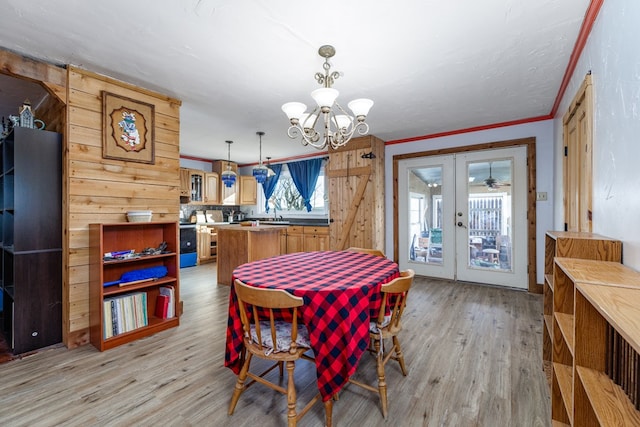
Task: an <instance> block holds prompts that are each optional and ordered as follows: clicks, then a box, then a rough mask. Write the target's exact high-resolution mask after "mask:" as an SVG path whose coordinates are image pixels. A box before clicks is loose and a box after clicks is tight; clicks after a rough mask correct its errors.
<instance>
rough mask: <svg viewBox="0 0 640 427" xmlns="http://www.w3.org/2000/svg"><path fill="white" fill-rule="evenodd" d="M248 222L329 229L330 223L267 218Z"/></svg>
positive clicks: (300, 219) (319, 220)
mask: <svg viewBox="0 0 640 427" xmlns="http://www.w3.org/2000/svg"><path fill="white" fill-rule="evenodd" d="M246 221H260V225H303V226H304V225H308V226H312V227H328V226H329V222H328V221H327V220H326V219H303V218H292V219H283V220H274V219H268V218H267V219H265V218H253V219H247V220H246ZM232 224H239V222H237V221H236V222H233V223H232Z"/></svg>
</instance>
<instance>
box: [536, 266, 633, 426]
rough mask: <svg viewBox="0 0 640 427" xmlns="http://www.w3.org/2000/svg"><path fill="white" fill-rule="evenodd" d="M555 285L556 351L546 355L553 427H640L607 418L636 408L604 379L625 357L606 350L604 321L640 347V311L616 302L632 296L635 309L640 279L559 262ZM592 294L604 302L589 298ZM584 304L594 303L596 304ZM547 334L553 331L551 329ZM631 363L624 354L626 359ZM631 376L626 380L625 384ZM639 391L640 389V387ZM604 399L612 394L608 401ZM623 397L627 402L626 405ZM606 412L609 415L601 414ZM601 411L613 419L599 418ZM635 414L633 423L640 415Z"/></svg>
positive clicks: (625, 271) (613, 269) (615, 269)
mask: <svg viewBox="0 0 640 427" xmlns="http://www.w3.org/2000/svg"><path fill="white" fill-rule="evenodd" d="M551 283H552V285H553V288H552V289H553V294H552V297H553V301H552V304H553V305H552V311H551V313H550V315H549V316H550V317H551V320H552V324H551V328H550V330H551V339H550V340H551V343H552V345H551V348H550V349H545V350H546V352H549V353H551V355H552V379H551V416H552V421H553V422H554V423H557V424H558V425H574V426H591V425H595V426H598V425H640V424H633V423H631V424H628V423H624V422H623V423H622V424H615V423H613V424H612V423H611V419H610V418H607V417H609V416H613V417H614V418H613V419H616V417H617V415H612V414H616V413H617V412H615V411H618V410H619V409H615V410H614V409H612V408H619V407H623V408H627V407H629V406H632V405H631V402H630V401H629V398H628V397H627V396H626V395H625V393H624V392H623V391H622V390H621V389H620V387H619V386H617V385H615V384H614V383H613V381H612V380H611V379H610V378H608V377H607V375H606V374H605V373H604V372H605V361H607V360H613V359H616V358H619V357H621V354H622V353H621V354H613V353H612V352H611V349H610V346H609V344H607V340H608V339H609V337H608V334H609V332H608V330H607V327H606V323H607V322H605V320H603V319H606V318H607V316H608V317H609V318H610V320H608V322H609V324H611V326H613V327H614V328H616V330H618V333H619V335H620V336H624V337H631V338H630V339H632V340H634V342H638V341H637V340H639V339H640V328H639V327H638V325H640V308H636V309H635V312H633V311H632V310H629V309H627V308H626V307H625V304H623V303H620V302H619V301H618V300H617V298H618V297H617V296H619V295H622V294H627V297H628V298H629V300H628V301H627V302H626V305H627V306H631V307H633V301H634V300H635V301H638V300H640V273H638V272H636V271H635V270H632V269H630V268H628V267H626V266H624V265H622V264H620V263H618V262H613V261H594V260H586V259H574V258H555V260H554V268H553V276H552V281H551ZM592 294H594V295H597V296H598V297H599V298H600V299H596V296H590V295H592ZM585 295H586V296H585ZM585 298H587V299H588V298H591V302H587V300H586V299H585ZM618 299H619V298H618ZM636 305H637V304H636ZM620 308H622V310H621V309H620ZM597 312H602V313H604V314H602V315H600V318H601V319H600V318H598V317H597V316H596V315H595V314H596V313H597ZM615 319H623V320H624V321H622V320H617V321H616V320H615ZM547 321H548V319H547V318H545V322H547ZM598 322H599V323H598ZM625 322H626V323H625ZM545 328H546V329H547V330H549V328H548V326H546V325H545ZM634 337H635V338H634ZM625 351H626V350H625ZM627 357H629V356H628V354H627V353H625V354H624V356H623V358H627ZM625 360H626V359H625ZM637 363H640V358H637ZM629 366H631V364H629ZM637 366H638V365H634V366H633V367H628V369H630V370H633V369H635V370H636V373H635V375H636V376H637V375H638V372H637ZM583 368H589V370H585V369H583ZM630 375H631V374H630V373H629V374H625V378H627V377H630ZM605 377H606V378H605ZM605 379H606V381H605ZM635 387H636V389H637V384H636V386H635ZM603 393H608V394H607V397H606V399H604V400H602V398H603ZM621 397H622V398H624V399H623V400H626V402H621V401H620V399H621ZM638 397H639V398H640V396H638ZM580 399H581V400H580ZM602 406H605V407H606V409H602V408H601V407H602ZM596 408H600V409H598V410H599V411H600V412H601V413H602V414H608V415H603V416H596V415H594V414H595V412H594V411H596ZM611 411H614V412H611ZM634 411H635V408H634ZM631 414H632V418H629V419H631V420H635V419H636V418H634V417H637V416H639V415H640V413H638V414H635V413H634V412H631ZM626 416H629V415H625V417H626ZM622 419H627V418H622ZM619 420H620V419H618V421H619Z"/></svg>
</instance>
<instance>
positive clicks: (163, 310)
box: [156, 295, 169, 319]
mask: <svg viewBox="0 0 640 427" xmlns="http://www.w3.org/2000/svg"><path fill="white" fill-rule="evenodd" d="M168 309H169V297H168V296H167V295H158V298H157V299H156V317H158V318H160V319H166V318H167V314H168Z"/></svg>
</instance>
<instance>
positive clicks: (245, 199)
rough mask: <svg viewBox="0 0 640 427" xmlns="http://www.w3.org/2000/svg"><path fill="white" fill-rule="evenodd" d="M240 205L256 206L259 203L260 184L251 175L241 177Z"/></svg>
mask: <svg viewBox="0 0 640 427" xmlns="http://www.w3.org/2000/svg"><path fill="white" fill-rule="evenodd" d="M239 179H240V204H241V205H256V204H257V203H258V183H257V182H256V179H255V178H254V177H253V176H251V175H240V176H239Z"/></svg>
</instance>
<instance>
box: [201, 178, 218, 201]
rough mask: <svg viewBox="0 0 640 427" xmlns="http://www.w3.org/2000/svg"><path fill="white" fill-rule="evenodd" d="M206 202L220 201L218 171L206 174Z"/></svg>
mask: <svg viewBox="0 0 640 427" xmlns="http://www.w3.org/2000/svg"><path fill="white" fill-rule="evenodd" d="M204 203H205V204H207V205H217V204H219V203H220V175H218V173H216V172H206V173H205V174H204Z"/></svg>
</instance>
